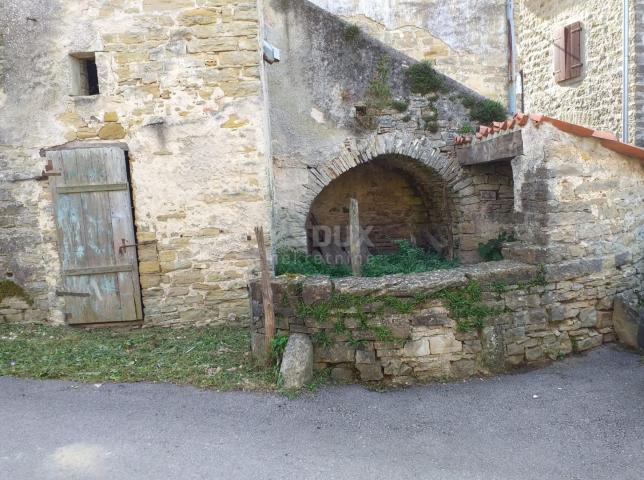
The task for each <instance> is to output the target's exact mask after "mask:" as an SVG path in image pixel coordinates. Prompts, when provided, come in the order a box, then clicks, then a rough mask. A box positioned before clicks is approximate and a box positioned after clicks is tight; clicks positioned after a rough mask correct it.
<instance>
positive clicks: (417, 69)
mask: <svg viewBox="0 0 644 480" xmlns="http://www.w3.org/2000/svg"><path fill="white" fill-rule="evenodd" d="M407 77H408V78H409V83H410V86H411V91H412V92H413V93H418V94H421V95H426V94H428V93H433V92H439V91H441V90H443V89H444V87H445V82H444V80H443V77H442V75H440V74H439V73H438V72H436V70H434V66H433V65H432V64H431V63H430V62H428V61H425V62H419V63H416V64H415V65H412V66H411V67H410V68H409V70H407Z"/></svg>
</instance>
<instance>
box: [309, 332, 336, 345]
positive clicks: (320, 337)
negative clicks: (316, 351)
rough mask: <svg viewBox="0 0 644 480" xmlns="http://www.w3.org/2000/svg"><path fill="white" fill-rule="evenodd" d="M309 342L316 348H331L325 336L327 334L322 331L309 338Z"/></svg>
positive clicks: (329, 341)
mask: <svg viewBox="0 0 644 480" xmlns="http://www.w3.org/2000/svg"><path fill="white" fill-rule="evenodd" d="M311 340H312V342H313V344H314V345H317V346H318V347H321V348H327V347H329V346H331V343H332V342H331V339H330V338H329V336H328V335H327V333H326V332H325V331H324V330H320V331H319V332H315V333H314V334H313V335H312V336H311Z"/></svg>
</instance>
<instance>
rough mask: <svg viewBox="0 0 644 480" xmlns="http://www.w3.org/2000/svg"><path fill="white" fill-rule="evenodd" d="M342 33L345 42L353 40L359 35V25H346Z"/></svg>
mask: <svg viewBox="0 0 644 480" xmlns="http://www.w3.org/2000/svg"><path fill="white" fill-rule="evenodd" d="M343 35H344V39H345V40H346V41H347V42H355V41H356V40H357V39H358V38H359V37H360V27H359V26H357V25H356V24H351V25H347V26H346V27H345V28H344V34H343Z"/></svg>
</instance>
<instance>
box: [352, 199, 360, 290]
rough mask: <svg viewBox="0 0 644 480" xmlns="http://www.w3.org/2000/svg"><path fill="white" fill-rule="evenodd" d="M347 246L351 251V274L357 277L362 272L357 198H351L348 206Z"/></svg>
mask: <svg viewBox="0 0 644 480" xmlns="http://www.w3.org/2000/svg"><path fill="white" fill-rule="evenodd" d="M349 248H350V252H351V270H352V271H353V275H354V276H356V277H359V276H360V275H361V274H362V249H361V245H360V214H359V211H358V200H356V199H355V198H352V199H351V205H350V207H349Z"/></svg>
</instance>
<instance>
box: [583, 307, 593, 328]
mask: <svg viewBox="0 0 644 480" xmlns="http://www.w3.org/2000/svg"><path fill="white" fill-rule="evenodd" d="M579 321H580V322H581V327H583V328H594V327H596V326H597V310H595V309H594V308H585V309H583V310H581V311H580V312H579Z"/></svg>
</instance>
